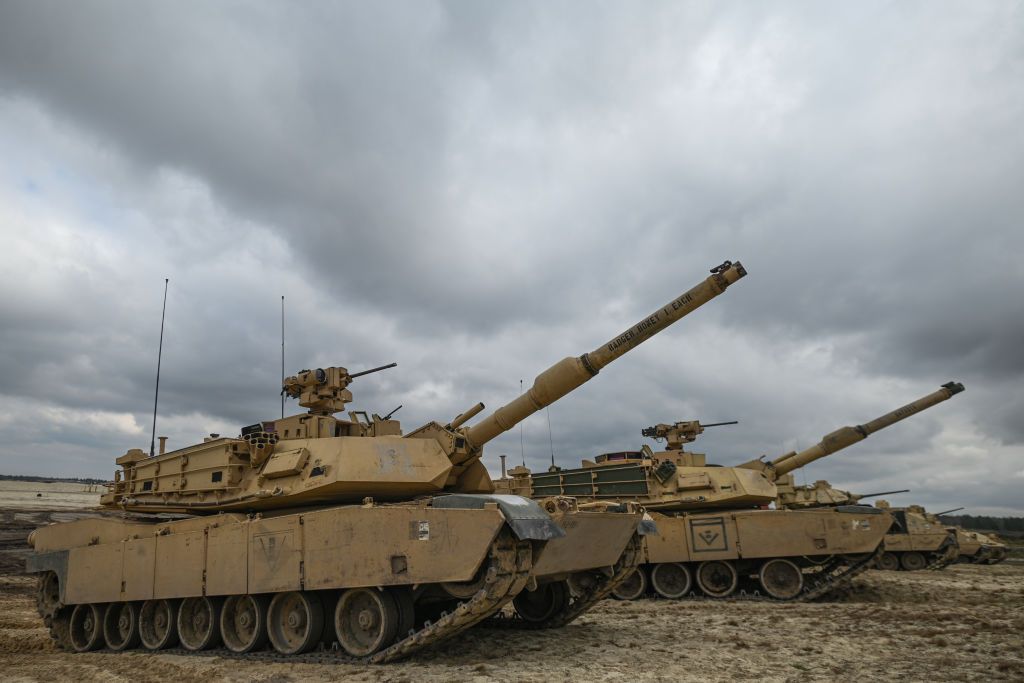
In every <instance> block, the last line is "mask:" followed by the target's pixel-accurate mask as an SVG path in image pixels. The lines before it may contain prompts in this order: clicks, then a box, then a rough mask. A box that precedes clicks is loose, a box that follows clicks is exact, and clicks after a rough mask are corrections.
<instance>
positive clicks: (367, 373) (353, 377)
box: [349, 363, 398, 410]
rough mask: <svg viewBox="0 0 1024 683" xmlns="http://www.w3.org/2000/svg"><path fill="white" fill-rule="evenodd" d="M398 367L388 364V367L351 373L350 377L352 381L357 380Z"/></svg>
mask: <svg viewBox="0 0 1024 683" xmlns="http://www.w3.org/2000/svg"><path fill="white" fill-rule="evenodd" d="M396 367H398V363H388V364H387V365H378V366H377V367H375V368H370V369H369V370H363V371H362V372H353V373H350V374H349V377H351V378H352V379H355V378H356V377H362V376H363V375H369V374H371V373H374V372H380V371H381V370H387V369H388V368H396ZM396 410H397V408H396Z"/></svg>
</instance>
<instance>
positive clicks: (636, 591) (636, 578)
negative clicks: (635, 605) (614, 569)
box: [612, 567, 647, 600]
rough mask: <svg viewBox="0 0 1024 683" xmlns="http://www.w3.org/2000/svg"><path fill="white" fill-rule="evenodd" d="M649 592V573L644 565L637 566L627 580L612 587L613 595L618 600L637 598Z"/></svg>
mask: <svg viewBox="0 0 1024 683" xmlns="http://www.w3.org/2000/svg"><path fill="white" fill-rule="evenodd" d="M646 592H647V573H646V572H645V571H644V568H643V567H637V568H636V569H634V570H633V573H632V574H630V575H629V576H627V577H626V580H625V581H623V582H622V583H620V584H619V585H618V586H616V587H615V588H614V589H612V597H613V598H615V599H616V600H636V599H637V598H640V597H643V594H644V593H646Z"/></svg>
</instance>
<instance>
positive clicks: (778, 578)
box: [757, 558, 804, 600]
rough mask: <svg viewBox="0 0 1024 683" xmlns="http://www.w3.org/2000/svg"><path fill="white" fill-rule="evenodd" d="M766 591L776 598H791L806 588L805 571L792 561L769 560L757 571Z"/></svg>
mask: <svg viewBox="0 0 1024 683" xmlns="http://www.w3.org/2000/svg"><path fill="white" fill-rule="evenodd" d="M757 578H758V580H759V581H760V582H761V588H763V589H764V592H765V593H767V594H768V595H770V596H772V597H773V598H775V599H776V600H791V599H792V598H795V597H796V596H798V595H800V591H802V590H803V589H804V573H803V572H802V571H800V567H798V566H796V564H794V563H793V562H792V561H790V560H785V559H782V558H776V559H774V560H768V561H767V562H765V563H764V564H762V565H761V569H760V570H758V572H757Z"/></svg>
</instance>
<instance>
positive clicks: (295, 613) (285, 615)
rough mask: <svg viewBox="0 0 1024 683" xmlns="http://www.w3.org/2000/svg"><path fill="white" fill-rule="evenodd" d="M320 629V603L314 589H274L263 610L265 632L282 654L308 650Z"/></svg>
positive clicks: (318, 637) (322, 616) (322, 607)
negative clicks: (267, 605)
mask: <svg viewBox="0 0 1024 683" xmlns="http://www.w3.org/2000/svg"><path fill="white" fill-rule="evenodd" d="M323 630H324V606H323V603H322V602H321V601H320V596H319V595H317V594H316V593H308V592H300V591H292V592H290V593H278V594H277V595H275V596H274V599H273V600H271V601H270V607H269V609H268V610H267V633H268V634H269V635H270V643H271V644H272V645H273V646H274V649H275V650H277V651H278V652H280V653H281V654H283V655H297V654H301V653H303V652H309V651H310V650H312V649H313V648H314V647H316V644H317V643H319V642H320V636H321V635H322V634H323Z"/></svg>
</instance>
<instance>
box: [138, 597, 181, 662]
mask: <svg viewBox="0 0 1024 683" xmlns="http://www.w3.org/2000/svg"><path fill="white" fill-rule="evenodd" d="M177 622H178V606H177V604H176V603H174V602H172V601H170V600H146V602H144V603H142V609H140V610H139V639H140V640H141V641H142V647H144V648H146V649H147V650H163V649H165V648H168V647H172V646H174V645H177V643H178V623H177Z"/></svg>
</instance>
